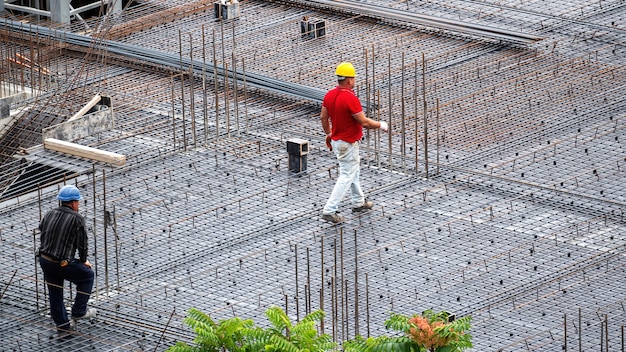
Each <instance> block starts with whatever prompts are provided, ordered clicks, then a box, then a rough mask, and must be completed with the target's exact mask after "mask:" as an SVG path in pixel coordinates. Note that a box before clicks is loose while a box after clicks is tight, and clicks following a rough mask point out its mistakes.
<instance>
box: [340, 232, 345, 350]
mask: <svg viewBox="0 0 626 352" xmlns="http://www.w3.org/2000/svg"><path fill="white" fill-rule="evenodd" d="M339 246H340V247H339V260H340V265H341V282H340V283H339V284H340V286H341V337H342V340H345V336H346V335H345V327H346V326H345V322H346V310H347V308H346V305H347V302H346V301H345V300H344V296H345V294H344V285H343V283H344V281H345V280H346V277H345V271H344V264H343V227H342V228H341V229H340V230H339Z"/></svg>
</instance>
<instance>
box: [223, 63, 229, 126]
mask: <svg viewBox="0 0 626 352" xmlns="http://www.w3.org/2000/svg"><path fill="white" fill-rule="evenodd" d="M227 71H228V63H227V62H224V110H226V137H227V138H230V99H229V95H230V92H229V91H228V86H229V82H228V75H226V72H227Z"/></svg>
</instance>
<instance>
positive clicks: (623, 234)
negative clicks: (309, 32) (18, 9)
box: [0, 0, 626, 351]
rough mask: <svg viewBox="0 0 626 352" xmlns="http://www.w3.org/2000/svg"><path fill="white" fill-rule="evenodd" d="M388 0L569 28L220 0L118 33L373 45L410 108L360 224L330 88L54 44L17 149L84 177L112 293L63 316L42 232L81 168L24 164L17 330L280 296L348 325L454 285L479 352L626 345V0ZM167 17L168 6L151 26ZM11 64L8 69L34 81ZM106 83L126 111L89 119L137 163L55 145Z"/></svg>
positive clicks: (382, 145)
mask: <svg viewBox="0 0 626 352" xmlns="http://www.w3.org/2000/svg"><path fill="white" fill-rule="evenodd" d="M363 2H364V3H369V4H375V5H380V6H381V9H382V10H381V11H382V12H384V9H385V8H386V7H393V8H397V9H405V10H406V11H409V12H419V13H426V14H428V15H432V16H441V17H445V18H452V19H455V20H459V19H461V20H466V21H468V22H470V23H477V24H481V25H485V26H497V27H500V28H508V29H511V30H517V31H524V32H528V33H532V34H535V35H541V36H543V37H544V38H545V39H544V40H543V41H541V42H538V43H536V44H532V45H528V46H522V45H510V44H508V43H502V42H497V41H493V40H488V39H480V38H478V39H477V38H468V37H465V36H463V35H459V34H458V33H456V34H450V33H445V32H440V31H436V30H433V29H432V28H426V29H424V28H416V27H414V26H411V25H407V24H401V23H400V24H398V23H394V22H393V21H391V22H385V21H378V20H373V19H368V18H364V16H359V15H358V14H352V15H348V14H343V13H339V14H332V15H331V14H328V13H327V12H324V11H321V10H319V11H318V10H313V9H309V8H306V7H302V6H300V5H299V6H289V5H288V4H286V2H285V1H281V2H277V3H274V2H266V1H244V2H241V11H242V12H241V18H240V19H238V20H237V21H234V22H224V23H221V22H218V21H215V19H214V18H213V12H212V7H211V6H207V7H206V8H207V9H208V10H205V11H199V10H197V7H198V6H200V5H198V3H187V2H178V1H168V2H159V1H155V2H153V4H154V5H155V6H156V7H154V6H153V7H151V6H148V3H144V4H138V5H137V6H136V7H133V8H130V9H128V10H127V11H126V12H125V13H124V14H123V16H122V17H121V18H118V19H116V20H115V21H114V22H113V23H114V26H113V28H112V29H111V31H110V33H109V34H110V36H111V37H113V38H114V39H115V40H117V41H118V42H120V43H123V44H124V45H127V48H144V49H146V50H148V49H150V50H154V51H156V52H163V53H176V54H177V55H178V54H179V53H182V54H181V56H182V55H185V56H187V57H193V59H194V60H200V61H202V60H203V54H204V55H206V60H208V61H209V62H211V63H212V61H213V59H214V58H215V59H216V60H217V61H218V62H219V63H220V64H229V65H230V64H231V63H232V62H236V65H238V70H241V71H240V72H243V71H244V65H245V70H246V72H251V73H255V74H260V75H263V76H265V77H268V80H269V79H270V78H271V79H276V80H283V81H284V82H290V83H298V84H302V85H305V86H308V87H312V88H314V89H318V90H319V89H321V90H325V89H329V88H331V87H332V86H333V84H334V82H333V79H334V77H333V76H332V72H333V68H334V66H335V65H336V64H337V63H338V62H339V61H341V60H351V61H353V62H354V63H355V65H356V66H357V67H358V68H359V70H360V72H363V74H362V75H360V76H359V80H360V82H361V84H360V85H359V86H358V87H357V92H358V94H359V96H360V97H361V99H362V101H364V102H365V101H368V102H369V103H368V104H364V105H365V106H367V107H373V108H369V109H368V114H369V115H370V116H371V117H373V118H376V119H381V120H385V121H388V122H390V124H391V133H389V134H384V133H379V131H369V132H367V133H366V137H365V139H364V140H363V141H362V143H361V157H362V161H361V183H362V185H363V187H364V191H365V193H366V194H367V196H368V197H369V198H370V199H371V200H373V201H374V202H375V207H374V209H373V210H372V211H369V212H366V213H352V212H351V211H350V204H349V201H348V198H346V199H345V200H344V202H343V203H342V205H341V210H342V214H343V215H345V216H346V222H345V223H343V224H340V225H332V224H329V223H327V222H324V221H323V220H321V218H320V213H321V208H322V207H323V205H324V203H325V201H326V199H327V197H328V195H329V193H330V191H331V189H332V187H333V185H334V183H335V180H336V178H337V173H338V171H337V165H336V160H335V158H334V156H333V155H332V153H331V152H330V151H328V150H327V149H326V148H325V146H324V135H323V132H322V130H321V126H320V123H319V117H318V114H319V105H318V104H315V103H311V102H310V101H307V99H305V98H303V97H297V96H293V95H289V92H283V93H284V94H274V92H266V91H263V90H261V89H257V88H248V89H246V88H245V87H243V86H241V85H239V86H235V83H234V81H232V80H230V81H229V80H223V78H219V82H217V84H214V83H215V82H214V81H213V80H214V79H215V77H214V76H212V75H207V76H202V77H198V76H196V77H195V80H190V79H189V76H182V75H180V74H178V73H177V72H175V71H176V70H177V68H171V67H170V68H167V67H165V68H164V67H160V66H158V65H152V66H151V65H148V64H146V63H145V62H135V61H133V60H132V59H129V58H126V59H123V58H119V57H115V58H113V57H112V58H111V59H112V60H110V61H107V60H103V61H102V62H100V61H96V60H84V59H81V56H80V55H82V54H77V53H82V52H83V51H85V50H86V51H87V54H85V55H86V56H87V57H89V55H91V54H93V53H89V49H88V48H86V49H85V48H84V49H73V50H76V52H75V51H71V53H72V54H70V53H64V54H63V55H61V54H59V55H50V56H46V60H47V61H45V63H46V64H47V65H48V67H52V68H54V70H55V71H57V73H58V74H59V76H57V79H55V80H52V79H48V80H47V81H46V80H45V79H44V80H37V79H36V77H35V76H34V75H33V72H32V71H31V72H28V71H27V70H25V71H24V73H25V76H24V77H26V78H25V82H34V83H35V85H37V86H38V88H39V89H41V91H42V92H45V93H41V96H39V97H38V98H37V99H35V100H30V101H27V103H25V104H23V105H22V106H20V107H19V108H20V109H24V111H31V114H32V116H35V117H36V118H33V119H25V118H24V119H22V120H20V121H19V123H17V124H15V125H14V126H12V127H10V128H11V129H10V134H9V136H13V137H14V138H13V139H11V138H10V137H6V138H5V139H4V141H5V142H3V143H6V145H3V146H2V150H1V151H2V153H1V154H2V155H5V154H7V153H9V151H11V156H10V157H8V158H7V162H6V163H5V164H4V165H3V170H8V171H7V174H9V173H11V175H13V174H12V173H15V172H17V173H21V172H22V170H23V168H24V167H25V165H28V166H29V167H30V168H31V169H36V170H44V171H48V170H50V169H52V170H57V171H55V172H59V171H58V170H61V171H63V170H66V172H67V173H68V175H71V177H70V178H69V179H68V180H67V182H70V183H75V184H77V185H78V186H79V187H80V189H81V192H82V194H83V197H84V198H85V201H84V202H83V203H82V204H81V213H83V214H84V215H85V217H86V219H87V223H88V224H89V234H90V241H91V242H90V250H91V252H92V255H91V261H92V262H93V263H94V264H95V270H96V284H95V287H94V293H93V295H92V302H91V304H92V305H93V306H94V307H96V308H97V309H98V317H97V318H96V319H95V320H93V321H90V322H79V324H78V326H77V331H76V333H75V334H74V336H73V338H71V339H59V338H57V337H56V333H55V332H54V326H53V325H52V321H51V319H50V317H49V313H48V307H47V296H46V292H45V287H44V281H43V278H42V273H41V270H40V268H39V266H38V264H37V262H36V260H35V257H34V251H35V249H36V247H37V246H38V233H37V230H36V229H37V226H38V223H39V220H40V218H41V216H42V214H43V213H45V211H47V210H49V209H51V208H53V207H55V206H56V200H55V199H54V196H55V194H56V191H57V189H58V187H59V185H60V184H62V182H59V183H58V184H53V185H45V186H41V187H39V186H37V183H36V177H35V178H33V180H30V181H29V180H26V181H24V180H23V179H24V178H26V177H27V176H28V173H27V172H26V171H24V175H25V176H22V178H21V179H20V180H21V181H20V182H16V183H15V184H16V185H23V184H25V183H31V184H34V185H35V187H34V188H33V190H32V191H31V192H23V193H22V194H20V196H19V197H12V198H11V199H8V200H4V201H3V202H2V203H0V204H1V208H0V250H2V251H3V252H4V255H3V256H1V257H0V258H1V259H0V263H2V264H3V266H2V269H0V283H1V284H2V285H0V339H1V340H2V341H3V342H2V344H1V345H2V346H1V347H2V348H0V350H6V351H9V350H10V351H56V350H59V351H60V350H63V351H67V350H83V349H90V350H95V351H126V350H128V351H146V350H150V351H153V350H165V349H166V348H167V347H168V346H170V345H173V344H174V343H175V342H176V341H187V342H188V341H191V340H192V338H193V334H192V332H191V331H190V329H189V328H188V327H186V326H184V324H183V322H182V320H183V318H184V317H185V315H186V311H187V310H188V309H189V308H191V307H196V308H199V309H201V310H203V311H205V312H207V313H209V314H210V315H211V316H212V317H213V318H214V319H216V320H221V319H226V318H230V317H233V316H239V317H243V318H252V319H254V320H255V322H257V323H258V324H259V325H265V324H267V322H266V320H265V319H264V312H265V310H266V309H267V308H268V307H269V306H271V305H277V306H281V307H283V308H284V309H285V310H286V311H287V312H288V313H289V315H290V316H291V317H292V318H293V319H294V320H298V319H301V318H302V317H303V316H304V315H305V314H306V313H308V312H310V311H311V310H315V309H323V310H324V311H325V312H326V314H327V316H326V318H325V321H324V323H325V324H324V332H325V333H329V334H332V335H333V337H334V339H335V340H337V341H344V340H347V339H350V338H353V337H354V336H355V335H356V334H361V335H364V336H377V335H380V334H384V333H387V331H385V329H384V325H383V322H384V320H385V319H386V318H388V317H389V312H397V313H402V314H407V315H411V314H414V313H420V312H422V311H424V310H425V309H435V310H445V311H448V312H452V313H454V314H456V315H457V316H466V315H471V316H472V317H473V320H472V329H471V331H470V333H471V334H472V336H473V343H474V348H473V349H472V350H473V351H520V350H528V351H562V350H563V348H564V346H565V345H567V346H570V347H569V348H570V349H571V348H573V350H579V346H580V350H582V351H595V350H599V345H600V344H601V343H602V344H605V345H606V346H608V347H610V349H611V350H617V349H618V348H619V347H622V348H623V345H622V340H621V338H622V335H621V334H622V332H623V322H624V318H625V317H626V310H625V309H624V300H625V298H626V281H625V280H624V272H625V271H626V259H625V258H626V256H624V254H625V253H626V221H625V219H624V211H625V210H626V191H625V189H624V180H626V151H625V145H624V143H625V141H626V101H625V99H624V94H623V91H624V88H625V86H626V83H625V82H626V70H625V69H624V64H625V62H624V59H625V58H626V54H625V53H626V51H625V50H626V49H624V41H625V40H626V33H625V32H624V26H625V23H624V15H626V7H625V6H624V4H623V3H622V2H621V1H618V0H616V1H602V2H584V3H581V4H578V5H576V6H572V5H571V4H570V3H568V2H565V1H557V2H552V3H550V4H545V2H543V1H524V2H514V1H505V2H502V1H498V2H477V1H460V0H459V1H446V2H441V1H439V2H438V1H429V2H421V1H420V2H417V1H406V2H396V1H383V0H377V1H363ZM194 6H195V7H194ZM157 8H158V9H160V10H161V11H163V14H167V16H171V18H170V17H167V19H168V20H167V21H166V20H162V21H161V20H159V19H158V15H155V12H154V11H155V9H157ZM192 8H193V11H192V10H189V9H192ZM200 8H202V7H201V6H200ZM179 10H180V11H179ZM182 10H185V11H190V14H188V15H180V13H185V12H184V11H182ZM307 15H308V16H313V17H317V18H325V19H326V20H327V21H328V27H327V28H328V33H327V35H326V37H324V38H318V39H315V40H310V39H303V38H301V36H300V33H299V32H298V30H299V29H298V21H299V20H300V19H301V18H302V17H303V16H307ZM144 18H150V19H152V20H154V21H155V25H154V26H153V27H146V28H144V27H142V30H136V28H135V27H133V26H134V25H137V23H139V22H141V21H140V20H141V19H144ZM87 25H89V26H91V28H95V27H97V23H91V22H89V23H87ZM143 25H145V23H144V24H142V26H143ZM75 26H77V25H73V26H72V30H73V31H74V32H78V31H82V30H84V28H82V25H81V26H78V27H76V28H73V27H75ZM134 28H135V30H133V29H134ZM31 36H34V35H33V34H31ZM203 40H206V45H204V44H203ZM37 44H38V45H42V46H43V47H46V46H47V45H48V44H49V43H48V42H43V43H42V42H39V41H37ZM0 48H1V49H2V51H1V53H2V54H3V55H4V56H7V57H9V56H13V55H14V54H15V53H16V52H23V53H26V52H29V51H30V50H32V49H31V48H30V47H29V45H25V44H24V43H23V42H19V41H16V42H15V43H13V46H11V45H10V43H8V41H7V43H5V42H4V41H3V44H2V46H0ZM55 50H58V49H55ZM54 52H55V53H56V51H54ZM330 52H336V54H332V53H330ZM59 53H60V50H59ZM422 55H424V57H425V59H426V62H425V63H424V62H423V61H422V57H423V56H422ZM112 56H113V55H112ZM42 60H43V59H42ZM125 60H126V61H125ZM244 60H245V62H244ZM42 62H43V61H42ZM103 62H106V64H104V65H103ZM185 69H186V68H185ZM366 70H367V73H366ZM63 71H64V72H63ZM10 72H13V73H9V74H7V75H5V76H4V77H1V78H2V79H9V80H11V79H12V80H17V81H19V80H20V79H19V75H18V74H16V72H19V71H10ZM31 75H33V76H32V77H31ZM203 79H206V84H203ZM22 81H24V80H22ZM37 82H38V83H37ZM16 84H17V83H16ZM95 93H101V94H104V95H106V96H110V97H111V99H112V101H113V104H114V111H115V128H113V129H112V130H108V131H104V132H100V133H97V134H95V135H92V136H89V137H84V138H81V139H80V140H78V141H77V142H78V143H80V144H82V145H86V146H94V147H97V148H101V149H103V150H107V151H113V152H117V153H121V154H124V155H126V158H127V164H126V165H125V166H124V167H114V166H110V165H106V164H102V163H97V162H92V161H89V160H86V159H80V158H76V157H72V156H68V155H65V154H61V153H56V152H51V151H48V150H45V149H43V148H41V146H38V145H37V144H38V143H39V142H40V135H39V134H38V132H39V131H40V129H41V128H42V127H45V125H47V124H54V123H57V122H58V120H59V119H62V118H63V116H71V115H72V113H73V112H74V111H77V110H78V109H80V108H81V107H82V105H84V103H85V102H86V101H88V100H89V99H90V98H91V97H92V96H93V94H95ZM237 94H238V95H237ZM64 97H66V99H64ZM424 98H425V100H424ZM424 104H425V105H424ZM32 112H35V113H32ZM425 130H426V131H427V132H428V136H425V133H424V131H425ZM291 138H299V139H304V140H307V141H308V142H309V151H308V154H307V155H306V164H307V167H306V170H304V171H302V172H299V173H294V172H291V171H289V170H288V169H289V165H288V156H287V153H286V142H287V140H289V139H291ZM18 139H19V140H25V141H28V143H26V142H24V143H25V144H22V145H14V144H15V143H14V142H15V140H18ZM20 148H22V149H20ZM426 148H428V153H425V150H426ZM16 151H19V152H18V154H15V157H14V156H13V153H14V152H16ZM44 171H40V172H44ZM50 172H52V171H50ZM15 177H17V176H15ZM0 185H2V186H3V187H4V183H3V182H0ZM15 187H17V186H15ZM16 193H18V192H17V191H16ZM72 289H73V288H72V287H70V286H69V285H68V286H67V287H66V293H65V295H66V299H67V304H68V305H70V304H71V294H72V293H73V292H72ZM605 322H608V324H607V325H605ZM581 324H582V325H581ZM605 331H606V334H605V335H603V332H605ZM606 336H608V341H607V340H605V337H606ZM571 346H574V347H571Z"/></svg>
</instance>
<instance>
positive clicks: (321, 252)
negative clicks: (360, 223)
mask: <svg viewBox="0 0 626 352" xmlns="http://www.w3.org/2000/svg"><path fill="white" fill-rule="evenodd" d="M320 248H321V250H320V261H321V263H320V267H321V275H320V277H321V278H320V281H321V282H320V309H321V310H322V311H324V284H325V282H324V265H325V263H324V236H320ZM320 330H321V333H322V334H323V333H324V318H323V317H322V321H320Z"/></svg>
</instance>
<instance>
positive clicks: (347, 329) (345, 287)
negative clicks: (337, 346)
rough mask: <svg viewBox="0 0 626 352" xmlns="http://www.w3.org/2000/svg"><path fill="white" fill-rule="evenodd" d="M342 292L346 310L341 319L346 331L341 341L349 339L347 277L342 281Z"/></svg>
mask: <svg viewBox="0 0 626 352" xmlns="http://www.w3.org/2000/svg"><path fill="white" fill-rule="evenodd" d="M343 292H344V296H345V302H346V305H345V311H346V316H345V319H343V321H345V324H346V331H345V333H344V335H343V336H342V339H341V341H347V340H349V339H350V316H349V312H348V305H349V304H350V301H349V300H348V298H349V297H348V279H346V280H345V281H344V285H343Z"/></svg>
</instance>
